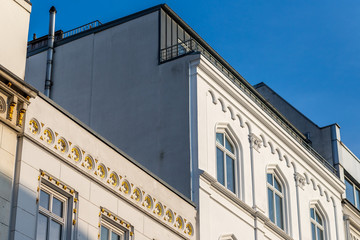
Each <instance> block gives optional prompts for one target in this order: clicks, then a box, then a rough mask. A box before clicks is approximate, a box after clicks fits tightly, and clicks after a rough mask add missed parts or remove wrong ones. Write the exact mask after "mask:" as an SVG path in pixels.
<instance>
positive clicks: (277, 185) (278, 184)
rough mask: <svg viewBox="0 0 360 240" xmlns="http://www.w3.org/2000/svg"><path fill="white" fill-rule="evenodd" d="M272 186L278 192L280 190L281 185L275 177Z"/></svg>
mask: <svg viewBox="0 0 360 240" xmlns="http://www.w3.org/2000/svg"><path fill="white" fill-rule="evenodd" d="M274 186H275V188H276V189H277V190H279V192H281V185H280V183H279V181H278V180H277V179H276V177H274Z"/></svg>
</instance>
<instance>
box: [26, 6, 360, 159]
mask: <svg viewBox="0 0 360 240" xmlns="http://www.w3.org/2000/svg"><path fill="white" fill-rule="evenodd" d="M160 3H167V4H168V5H169V6H170V7H171V8H172V9H173V10H174V11H175V12H176V13H177V14H178V15H179V16H180V17H181V18H182V19H184V20H185V22H187V23H188V24H189V25H190V26H191V27H192V28H193V29H194V30H195V31H196V32H197V33H198V34H199V35H200V36H202V38H203V39H205V41H207V42H208V43H209V44H210V45H211V46H212V47H213V48H214V49H215V50H216V51H217V52H218V53H219V54H220V55H221V56H223V57H224V58H225V60H227V61H228V62H229V63H230V64H231V65H232V66H233V67H234V68H235V69H236V70H237V71H238V72H239V73H240V74H242V76H244V77H245V79H247V81H249V82H250V83H251V84H256V83H259V82H265V83H266V84H267V85H269V86H270V87H271V88H273V89H274V90H275V91H276V92H278V93H279V94H280V95H281V96H282V97H283V98H284V99H286V100H287V101H288V102H289V103H291V104H292V105H293V106H295V107H296V108H297V109H298V110H300V111H301V112H302V113H304V114H305V115H306V116H307V117H309V118H310V119H311V120H313V121H314V122H315V123H316V124H317V125H319V126H326V125H329V124H332V123H335V122H336V123H338V124H339V125H340V126H341V134H342V141H343V142H344V143H345V144H346V145H347V146H348V147H349V148H350V149H351V150H352V151H353V152H354V153H355V154H356V155H357V156H358V157H360V137H359V134H360V109H359V103H360V94H359V92H360V1H358V0H344V1H338V0H326V1H325V0H316V1H306V0H305V1H278V0H272V1H269V0H255V1H254V0H236V1H226V0H225V1H218V0H207V1H203V0H201V1H200V0H199V1H194V0H192V1H189V0H181V1H179V0H177V1H175V0H169V1H167V2H163V1H155V0H138V1H135V0H131V1H129V0H103V1H93V0H88V1H84V0H76V1H74V0H72V1H70V0H51V1H49V0H32V13H31V20H30V31H29V36H30V38H32V34H33V33H36V34H37V36H38V37H39V36H42V35H45V34H47V31H48V11H49V9H50V7H51V6H52V5H54V6H55V7H56V8H57V10H58V13H57V19H56V28H57V29H62V30H64V31H67V30H70V29H72V28H75V27H77V26H80V25H83V24H86V23H88V22H91V21H93V20H96V19H98V20H100V21H101V22H103V23H105V22H108V21H111V20H114V19H117V18H120V17H123V16H126V15H128V14H131V13H134V12H137V11H140V10H143V9H145V8H148V7H151V6H154V5H157V4H160Z"/></svg>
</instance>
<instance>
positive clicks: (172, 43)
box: [26, 5, 360, 240]
mask: <svg viewBox="0 0 360 240" xmlns="http://www.w3.org/2000/svg"><path fill="white" fill-rule="evenodd" d="M44 39H46V38H44ZM42 41H44V40H43V39H42V38H41V39H38V40H33V41H31V42H30V43H29V49H30V50H29V52H28V60H27V71H26V81H27V82H28V83H30V84H32V85H33V86H35V87H36V88H37V89H39V90H40V91H42V90H43V89H44V76H45V66H46V61H47V59H46V52H45V50H46V47H41V46H42V44H41V42H42ZM38 46H40V47H38ZM55 50H56V51H55V54H54V61H53V71H52V74H53V77H52V82H53V85H52V89H51V94H50V96H51V98H52V99H53V100H54V101H55V102H56V103H57V104H59V105H60V106H62V107H63V108H64V109H66V110H68V111H69V112H70V113H71V114H73V115H74V116H76V117H78V118H79V119H80V120H81V121H82V122H84V123H85V124H87V125H89V127H90V128H91V129H94V130H95V131H96V132H99V134H100V135H101V136H103V137H104V138H106V139H108V140H109V141H110V142H111V143H112V144H114V145H115V146H116V147H118V148H121V149H123V150H124V151H125V152H126V153H127V154H129V155H130V156H132V157H134V158H135V159H136V160H137V161H139V163H140V164H142V165H144V166H145V167H146V168H148V169H150V170H151V171H152V172H154V173H155V174H156V175H157V176H159V178H161V179H162V180H163V181H165V182H167V183H168V184H169V185H171V186H172V187H174V188H175V189H177V191H179V192H181V194H183V195H185V197H184V198H186V197H187V198H189V199H191V201H192V202H193V203H194V205H195V207H196V210H197V212H196V213H195V212H194V209H193V208H192V207H193V206H192V205H191V204H190V203H182V204H183V205H182V207H181V208H178V209H183V208H184V209H186V210H184V211H183V212H184V213H183V212H182V213H181V215H182V216H183V215H186V214H187V215H189V216H190V217H187V221H188V220H189V219H191V221H190V223H191V225H189V226H192V228H189V229H184V231H185V235H186V234H189V232H191V233H192V234H193V235H191V234H190V235H191V237H193V238H195V239H204V240H205V239H206V240H207V239H220V240H225V239H226V240H228V239H256V240H258V239H259V240H263V239H299V240H308V239H315V240H325V239H326V240H342V239H347V240H348V239H351V238H350V233H349V231H350V230H349V228H350V227H352V228H353V230H351V231H352V232H351V234H352V236H353V235H354V234H355V232H356V231H358V230H359V229H358V227H357V226H358V225H357V224H358V218H356V217H354V216H358V213H357V212H356V211H355V210H354V209H352V210H353V213H354V216H352V220H346V219H349V218H345V220H344V212H345V210H344V208H346V206H345V205H346V202H345V201H346V200H344V199H345V197H346V196H345V184H344V178H343V177H341V176H342V174H341V172H342V171H340V170H339V169H341V168H339V167H338V166H336V167H333V165H332V164H333V162H331V163H329V161H327V160H326V159H324V158H323V157H322V156H321V155H320V154H318V153H317V152H316V151H315V150H314V149H313V148H312V147H311V146H310V145H309V142H308V141H307V140H308V139H307V138H306V136H305V133H303V132H301V131H299V130H298V129H297V127H296V126H294V125H293V124H292V123H291V122H290V121H289V120H287V119H286V118H285V117H284V115H283V114H282V113H280V112H279V111H278V110H277V109H276V108H274V107H273V106H272V105H271V104H269V103H268V102H267V101H266V100H265V98H264V97H262V96H261V94H259V92H257V91H256V90H255V89H254V88H253V87H252V86H251V85H250V84H249V83H248V82H247V81H246V80H245V79H244V78H242V76H241V75H240V74H239V73H237V72H236V71H235V70H234V69H233V68H232V67H231V66H230V65H229V64H228V63H227V62H226V61H225V60H224V59H223V58H221V56H219V55H218V54H217V53H216V52H215V51H214V50H213V49H212V48H211V47H210V46H209V45H208V44H207V43H206V42H205V41H204V40H203V39H202V38H201V37H200V36H198V35H197V34H196V33H195V32H194V31H193V30H192V29H191V28H190V27H189V26H188V25H187V24H186V23H184V21H183V20H182V19H181V18H180V17H178V16H177V15H176V14H175V13H174V12H173V11H172V10H171V9H170V8H169V7H168V6H166V5H159V6H155V7H153V8H150V9H147V10H144V11H142V12H139V13H135V14H133V15H130V16H127V17H124V18H121V19H118V20H115V21H113V22H110V23H106V24H103V25H100V26H98V27H95V28H91V29H88V30H86V31H82V32H80V33H79V34H74V35H69V34H68V33H64V34H63V35H62V36H61V37H60V38H59V40H58V41H56V42H55ZM159 50H160V51H159ZM73 59H76V61H73ZM45 99H46V98H45ZM79 103H81V104H79ZM39 109H42V107H40V108H39ZM30 118H31V117H28V118H27V119H30ZM34 118H36V119H37V121H38V122H39V123H40V124H41V121H43V120H39V119H38V118H37V117H36V114H35V115H34ZM43 118H44V117H43ZM54 121H55V119H54ZM56 122H57V120H56ZM55 125H56V124H54V126H55ZM115 126H116V127H115ZM63 127H64V130H63V132H64V134H65V133H66V134H68V135H64V138H65V139H70V138H74V139H76V138H78V137H79V136H81V134H78V135H79V136H78V135H76V134H75V135H74V134H73V131H77V130H76V129H71V130H69V129H67V130H69V131H67V130H65V128H67V125H66V124H65V125H64V126H63ZM53 128H54V129H55V127H51V129H53ZM60 128H61V127H60ZM52 131H53V132H54V134H55V133H59V131H60V130H52ZM79 131H80V130H79ZM30 136H31V138H33V137H34V136H33V135H31V134H29V138H30ZM35 136H36V135H35ZM59 136H60V135H59ZM75 136H76V137H75ZM86 139H87V138H86V137H85V138H84V139H80V140H79V142H83V141H86ZM41 141H43V140H41ZM73 141H74V142H75V140H72V141H71V142H73ZM41 143H42V144H44V143H43V142H41ZM55 143H56V142H55ZM45 145H46V144H45ZM89 146H90V147H89V148H88V149H93V148H94V147H95V146H92V145H91V143H89ZM53 148H54V147H52V148H51V150H52V151H55V150H56V151H58V148H59V146H57V149H55V150H54V149H53ZM85 151H87V150H85ZM80 152H81V151H80ZM95 152H96V151H95ZM103 152H107V151H100V150H99V152H98V153H91V156H96V157H95V159H98V158H99V159H100V157H101V156H102V154H104V153H103ZM84 154H85V153H84ZM70 157H71V155H70ZM93 158H94V157H93ZM101 158H102V159H110V158H111V157H101ZM66 160H69V159H66ZM104 161H106V160H104ZM84 164H85V163H84ZM111 164H113V163H110V162H104V165H105V166H106V167H107V166H108V165H109V167H110V169H113V168H114V166H110V165H111ZM40 165H41V164H40ZM40 165H39V166H40ZM70 165H71V166H72V165H74V166H75V167H77V166H78V165H76V163H75V164H74V163H71V164H70ZM39 166H38V167H37V168H39ZM86 166H87V165H86ZM103 169H106V168H103ZM118 169H119V170H118ZM118 169H116V171H117V175H121V176H123V175H124V173H123V172H121V167H120V166H119V168H118ZM109 171H111V170H109ZM95 172H96V174H97V175H96V176H97V179H98V176H99V175H102V174H101V173H100V172H98V170H94V173H95ZM58 174H60V173H58ZM93 175H95V174H93ZM93 175H92V176H93ZM54 177H57V178H58V177H59V175H57V176H55V175H54ZM93 177H94V176H93ZM70 179H71V178H69V181H70ZM133 181H134V182H135V180H133ZM144 181H145V182H147V181H150V180H147V179H144ZM100 183H101V182H100ZM129 183H130V181H129ZM134 185H136V184H135V183H134ZM73 187H74V188H75V189H76V186H73ZM78 188H79V187H78ZM149 189H150V190H147V191H150V192H152V191H155V189H156V188H151V187H150V188H149ZM145 191H146V190H145ZM353 192H354V194H355V193H356V188H354V190H353ZM121 194H122V193H121ZM121 194H120V195H121ZM181 194H178V195H181ZM175 195H176V194H175ZM354 199H356V198H354ZM86 201H89V199H86ZM161 201H164V200H161ZM174 201H175V200H174ZM176 201H180V200H179V199H178V200H176ZM176 201H175V202H176ZM359 202H360V201H359ZM355 203H357V201H356V200H354V204H355ZM344 204H345V205H344ZM94 205H97V209H98V210H99V209H100V207H99V206H102V203H101V204H100V203H97V204H96V203H95V204H94ZM349 206H350V207H351V205H349ZM172 208H173V207H172ZM177 211H180V210H177ZM181 211H182V210H181ZM114 213H115V214H118V215H119V214H120V212H119V210H118V212H117V213H116V211H115V212H114ZM194 214H196V217H195V216H194ZM119 216H120V215H119ZM347 216H349V217H351V216H350V214H347ZM120 217H122V216H120ZM183 218H184V217H182V219H183ZM83 221H84V224H83V225H86V224H88V225H87V226H88V229H90V226H92V225H91V224H90V223H85V220H84V219H83ZM129 221H130V220H129ZM351 221H352V222H355V223H356V224H354V223H352V225H351V226H350V223H351ZM184 223H185V220H184ZM195 223H196V224H195ZM134 226H135V225H134ZM354 226H355V227H354ZM175 227H178V224H176V226H175ZM135 228H136V227H135ZM144 228H145V227H144ZM93 229H94V228H93ZM190 229H194V230H193V231H190ZM179 234H180V235H179V236H183V235H181V234H182V233H179ZM88 237H90V235H88ZM183 237H184V236H183ZM158 238H159V239H172V238H171V237H170V238H169V237H167V236H159V237H158Z"/></svg>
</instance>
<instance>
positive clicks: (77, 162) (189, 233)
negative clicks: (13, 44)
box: [26, 118, 194, 239]
mask: <svg viewBox="0 0 360 240" xmlns="http://www.w3.org/2000/svg"><path fill="white" fill-rule="evenodd" d="M26 130H27V131H28V132H29V133H30V135H28V136H30V137H31V138H33V139H34V141H36V142H39V143H40V144H41V145H42V146H43V147H44V148H46V149H48V150H49V151H52V152H55V153H56V155H57V156H60V157H62V158H63V159H65V161H68V162H69V163H70V164H71V165H72V166H73V167H75V168H77V169H78V170H80V171H81V172H84V173H85V174H89V175H90V176H91V177H92V178H95V179H96V181H97V182H99V183H102V184H104V185H105V186H106V187H107V188H109V189H110V190H111V191H113V192H114V193H116V194H118V195H120V196H122V197H123V198H125V199H126V200H128V201H129V202H131V203H132V204H133V205H134V206H137V207H138V208H139V209H141V210H142V211H144V212H146V213H147V214H148V215H150V216H152V217H153V218H154V219H156V220H158V221H159V222H161V223H162V224H163V225H165V226H168V227H169V228H170V229H171V230H172V231H174V232H177V233H180V234H181V235H182V236H183V237H185V239H190V238H191V239H192V238H193V237H194V227H193V224H192V223H191V222H189V221H188V220H187V219H186V218H183V217H182V216H181V214H178V213H177V212H178V211H173V210H172V209H170V208H169V207H167V204H164V203H163V202H161V201H159V200H157V198H155V197H153V196H151V195H150V194H149V193H146V191H145V190H144V189H142V188H141V187H139V186H137V185H136V184H134V183H131V182H130V181H129V180H127V178H126V176H121V175H120V174H118V173H117V172H116V171H114V170H111V171H110V168H109V167H107V166H106V165H105V164H104V163H102V162H101V161H100V160H98V159H95V158H93V157H92V156H91V154H90V153H87V152H85V151H84V150H83V149H82V148H81V147H80V146H79V145H76V143H74V142H72V141H68V140H66V138H64V137H63V136H61V134H58V133H57V132H56V131H54V130H52V129H51V128H50V127H47V126H46V124H44V123H42V122H41V123H39V120H37V119H35V118H32V119H31V120H29V121H28V125H27V129H26ZM68 146H72V148H70V147H68ZM143 196H145V198H143ZM164 215H165V216H164Z"/></svg>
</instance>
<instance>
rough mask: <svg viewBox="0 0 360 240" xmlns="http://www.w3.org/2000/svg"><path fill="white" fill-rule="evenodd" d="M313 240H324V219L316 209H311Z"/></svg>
mask: <svg viewBox="0 0 360 240" xmlns="http://www.w3.org/2000/svg"><path fill="white" fill-rule="evenodd" d="M310 217H311V235H312V240H324V235H325V234H324V219H323V217H322V216H321V214H320V212H319V211H318V210H317V209H316V207H312V208H310Z"/></svg>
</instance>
